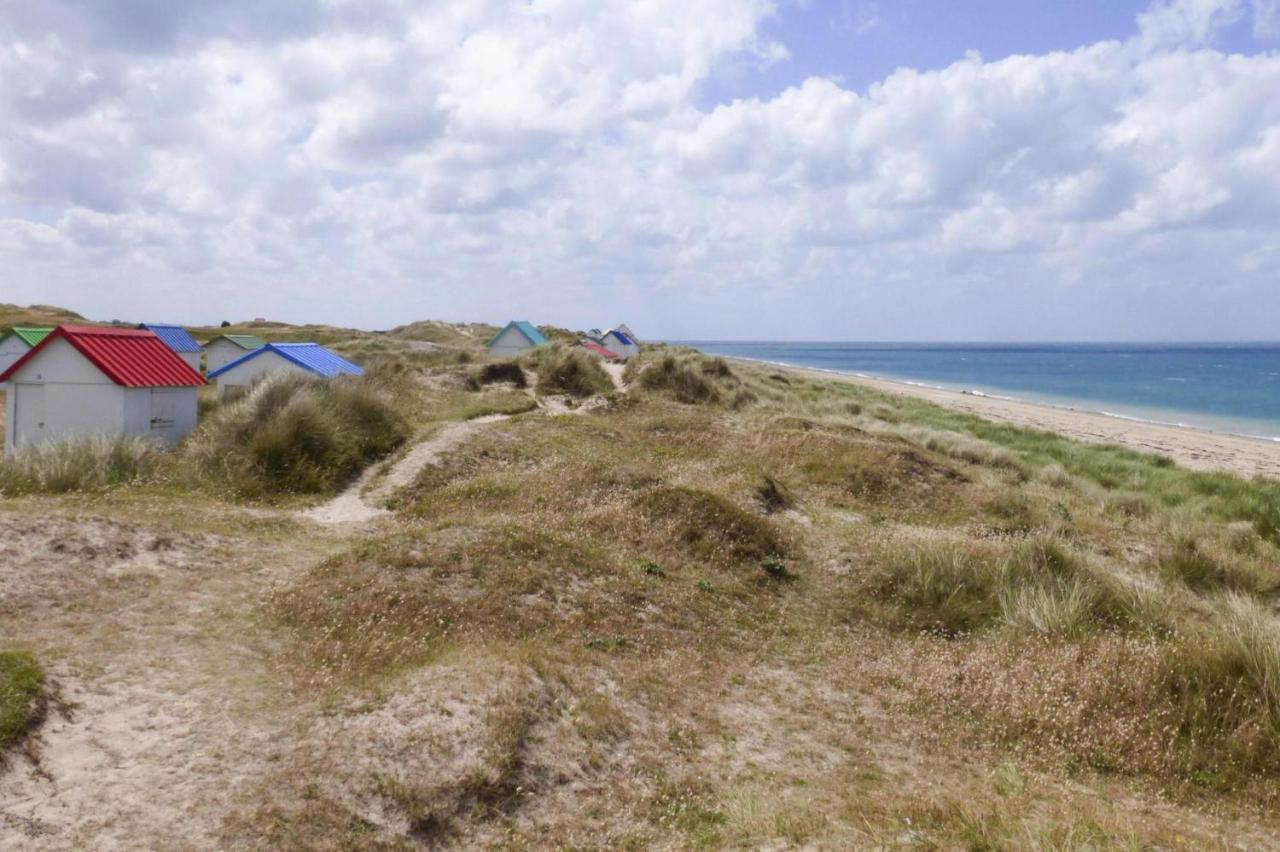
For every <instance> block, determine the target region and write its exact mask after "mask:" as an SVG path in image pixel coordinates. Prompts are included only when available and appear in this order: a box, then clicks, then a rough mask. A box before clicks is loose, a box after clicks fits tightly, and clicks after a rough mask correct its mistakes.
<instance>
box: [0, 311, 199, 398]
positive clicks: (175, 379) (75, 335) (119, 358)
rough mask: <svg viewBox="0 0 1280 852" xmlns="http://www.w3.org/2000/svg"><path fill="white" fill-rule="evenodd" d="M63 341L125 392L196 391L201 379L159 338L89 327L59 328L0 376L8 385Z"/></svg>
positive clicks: (138, 331) (141, 332)
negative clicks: (47, 349) (52, 345)
mask: <svg viewBox="0 0 1280 852" xmlns="http://www.w3.org/2000/svg"><path fill="white" fill-rule="evenodd" d="M59 338H61V339H63V340H65V341H67V342H68V343H70V344H71V345H72V346H73V347H75V349H76V351H78V352H79V353H80V354H81V355H83V356H84V357H85V358H88V359H89V361H90V362H91V363H92V364H93V365H94V366H95V367H97V368H98V369H99V370H101V371H102V373H103V375H105V376H106V377H107V378H109V379H111V381H113V382H115V383H116V384H118V385H122V386H123V387H126V388H156V387H160V388H174V387H198V386H200V385H203V384H204V378H203V377H202V376H201V375H200V374H199V373H197V372H196V371H195V370H193V369H191V367H189V366H188V365H187V362H185V361H183V360H182V359H181V358H179V357H178V356H177V354H176V353H175V352H174V351H173V350H172V349H170V348H169V347H168V346H167V345H166V344H165V343H164V342H163V341H162V340H161V339H160V338H159V337H157V336H156V335H155V334H153V333H152V332H150V331H147V330H146V329H136V328H112V327H104V326H91V325H60V326H58V327H57V328H55V329H54V330H53V331H51V332H49V334H48V335H47V336H46V337H45V339H44V340H42V341H40V344H39V345H38V346H36V347H34V348H33V349H31V350H30V351H29V352H27V354H25V355H23V356H22V357H21V358H19V359H18V360H17V361H16V362H14V364H13V365H12V366H11V367H9V369H8V370H5V372H4V374H3V375H0V382H3V381H7V380H8V378H9V376H11V375H13V373H14V372H15V371H17V370H18V369H19V368H20V367H21V366H22V365H23V364H25V363H27V362H28V361H30V360H31V359H32V358H34V357H36V356H37V355H38V354H39V353H40V352H41V351H43V350H44V348H45V347H46V346H48V345H49V344H50V343H52V342H53V341H54V340H57V339H59Z"/></svg>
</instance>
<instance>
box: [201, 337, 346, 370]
mask: <svg viewBox="0 0 1280 852" xmlns="http://www.w3.org/2000/svg"><path fill="white" fill-rule="evenodd" d="M264 352H274V353H276V354H277V355H279V356H280V357H281V358H285V359H287V360H289V361H292V362H293V363H295V364H297V365H298V366H299V367H302V368H303V369H304V370H308V371H310V372H312V373H315V374H316V375H317V376H323V377H324V378H326V379H332V378H333V377H334V376H337V375H340V374H344V373H345V374H346V375H349V376H362V375H364V370H362V369H360V367H359V366H357V365H356V364H352V363H351V362H350V361H348V360H347V359H346V358H343V357H342V356H341V355H338V354H336V353H333V352H330V351H329V350H328V349H325V348H324V347H323V346H321V345H320V344H319V343H268V344H267V345H266V346H263V347H261V348H260V349H255V350H253V351H252V352H249V353H248V354H246V355H242V356H240V357H239V358H237V359H236V360H234V361H232V362H231V363H229V364H224V365H223V366H221V367H219V368H218V369H216V370H214V371H213V372H212V373H210V374H209V378H211V379H216V378H217V377H218V376H220V375H222V374H223V373H225V372H226V371H227V370H230V369H231V368H232V367H237V366H239V365H240V364H243V363H244V362H245V361H248V360H250V359H253V358H257V357H258V356H259V355H261V354H262V353H264Z"/></svg>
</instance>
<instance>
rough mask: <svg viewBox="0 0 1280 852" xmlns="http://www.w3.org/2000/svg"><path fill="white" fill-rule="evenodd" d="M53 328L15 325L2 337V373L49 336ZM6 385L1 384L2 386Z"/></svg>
mask: <svg viewBox="0 0 1280 852" xmlns="http://www.w3.org/2000/svg"><path fill="white" fill-rule="evenodd" d="M51 331H53V329H52V328H36V327H34V326H29V325H15V326H14V327H13V328H11V329H9V330H8V331H6V332H5V333H4V336H3V337H0V373H3V372H4V371H5V370H7V369H9V368H10V367H11V366H13V365H14V364H15V363H16V362H17V360H18V359H19V358H21V357H22V356H23V355H26V354H27V352H28V351H30V350H31V349H32V348H33V347H34V346H35V345H36V344H37V343H39V342H40V341H41V340H44V339H45V338H46V337H48V336H49V332H51ZM3 387H4V385H3V384H0V388H3Z"/></svg>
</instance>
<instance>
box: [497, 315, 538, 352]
mask: <svg viewBox="0 0 1280 852" xmlns="http://www.w3.org/2000/svg"><path fill="white" fill-rule="evenodd" d="M546 342H547V339H546V338H545V337H543V336H542V332H540V331H538V329H537V328H536V327H534V325H533V323H531V322H525V321H524V320H513V321H512V322H509V323H507V325H506V327H505V328H503V329H502V330H501V331H499V332H498V333H497V334H495V335H494V336H493V338H492V339H491V340H490V341H489V343H488V349H489V354H490V355H491V356H492V357H494V358H510V357H512V356H513V355H519V354H520V353H522V352H528V351H529V350H530V349H536V348H537V347H539V346H543V345H545V344H546Z"/></svg>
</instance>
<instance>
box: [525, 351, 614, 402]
mask: <svg viewBox="0 0 1280 852" xmlns="http://www.w3.org/2000/svg"><path fill="white" fill-rule="evenodd" d="M612 390H613V381H612V380H611V379H610V378H609V374H608V373H606V372H605V371H604V368H603V367H601V366H600V362H599V360H597V359H596V357H595V356H593V355H590V354H588V353H587V352H585V351H583V350H581V349H574V348H562V349H552V350H549V351H548V352H547V353H546V354H545V355H544V356H543V357H542V358H541V360H540V362H539V364H538V393H541V394H555V393H563V394H568V395H569V396H573V397H578V398H582V397H588V396H595V395H596V394H603V393H609V392H610V391H612Z"/></svg>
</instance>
